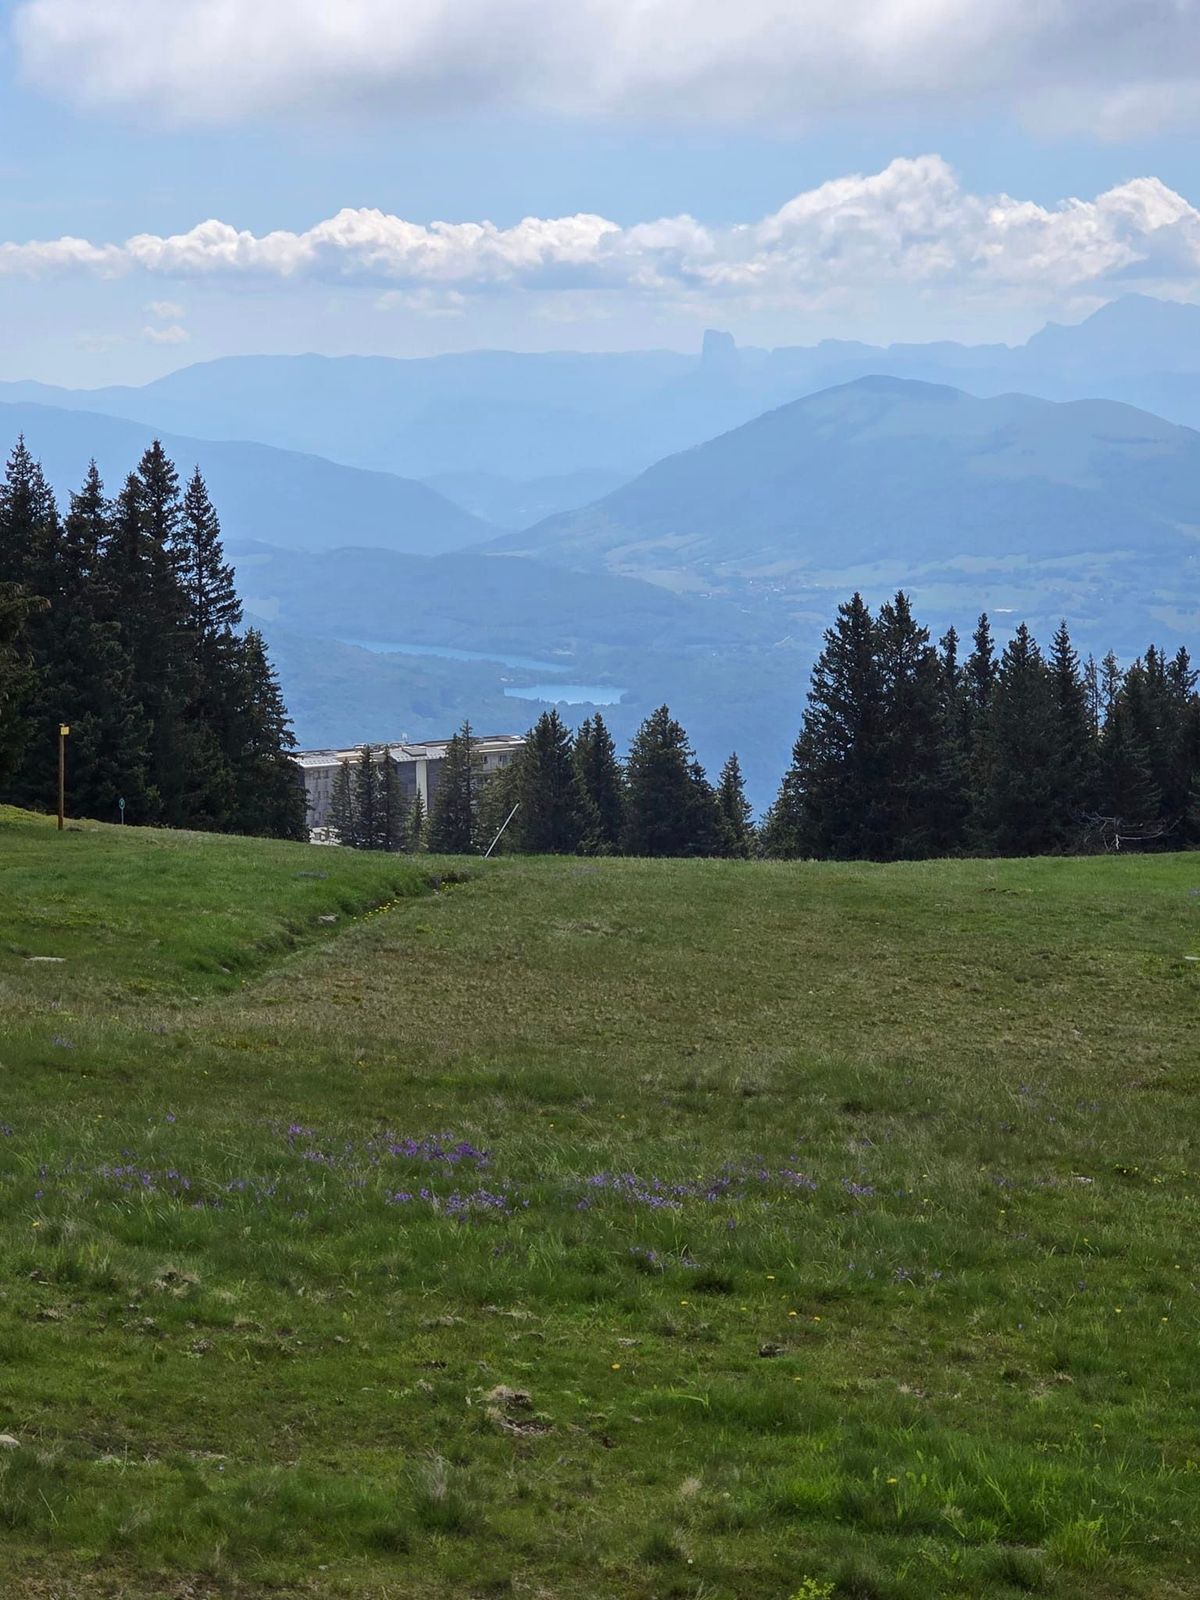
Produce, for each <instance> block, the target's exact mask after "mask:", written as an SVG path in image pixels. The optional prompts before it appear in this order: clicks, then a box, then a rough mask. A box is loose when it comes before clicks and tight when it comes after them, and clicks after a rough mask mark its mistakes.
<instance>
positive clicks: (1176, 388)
mask: <svg viewBox="0 0 1200 1600" xmlns="http://www.w3.org/2000/svg"><path fill="white" fill-rule="evenodd" d="M876 375H890V376H895V377H903V378H911V379H917V380H921V381H926V382H932V383H949V384H951V385H953V386H955V387H958V388H962V389H965V390H967V391H969V392H971V393H973V394H976V395H981V396H987V395H998V394H1002V393H1004V392H1006V391H1019V392H1023V393H1026V394H1032V395H1035V396H1039V397H1042V398H1045V399H1052V400H1071V399H1086V398H1096V397H1099V398H1107V399H1113V400H1121V401H1126V402H1128V403H1130V404H1134V405H1137V406H1139V407H1142V408H1144V409H1148V410H1150V411H1153V412H1156V413H1158V414H1159V415H1162V416H1164V417H1168V418H1170V419H1171V420H1173V421H1176V422H1182V423H1187V424H1190V425H1200V307H1196V306H1192V305H1186V304H1181V303H1178V302H1171V301H1159V300H1153V299H1149V298H1146V297H1142V296H1128V297H1126V298H1124V299H1121V300H1117V301H1114V302H1113V303H1112V304H1110V305H1107V306H1104V307H1102V308H1101V309H1100V310H1099V311H1097V312H1095V313H1094V314H1093V315H1092V316H1091V317H1089V318H1088V319H1087V320H1086V321H1084V322H1082V323H1079V324H1077V325H1073V326H1061V325H1058V324H1054V323H1051V324H1049V325H1048V326H1047V327H1045V328H1044V329H1042V330H1041V331H1040V332H1038V333H1036V334H1035V335H1033V337H1032V338H1031V339H1029V340H1028V342H1027V343H1026V344H1024V345H1019V346H1012V347H1010V346H1007V345H998V344H989V345H975V346H971V345H963V344H955V343H953V342H951V341H945V340H943V341H937V342H933V343H929V344H892V345H889V346H885V347H880V346H872V345H866V344H861V343H858V342H855V341H851V340H825V341H822V342H821V343H819V344H817V345H813V346H785V347H780V348H778V349H775V350H762V349H739V348H738V347H737V346H736V345H735V344H734V343H733V341H732V340H731V339H729V337H728V335H718V334H710V335H709V336H707V337H706V340H705V344H704V349H703V350H702V351H701V352H700V353H698V354H694V355H686V354H680V353H677V352H671V351H630V352H625V353H619V354H580V353H563V352H554V353H528V354H522V353H518V352H511V351H478V352H470V353H466V354H456V355H447V356H434V357H424V358H416V359H409V360H396V359H392V358H388V357H380V356H340V357H326V356H316V355H302V356H235V357H227V358H223V359H220V360H216V361H211V362H205V363H200V364H197V365H194V366H191V367H185V368H182V369H180V370H179V371H177V372H174V373H171V374H169V375H168V376H166V377H164V378H160V379H158V380H157V381H155V382H153V383H150V384H147V385H145V386H143V387H140V388H129V387H117V388H109V389H96V390H90V391H70V390H61V389H54V388H51V387H49V386H46V385H40V384H32V383H18V384H3V385H0V399H8V400H10V401H36V402H39V403H43V404H49V405H53V406H55V407H57V408H59V409H85V410H89V411H93V412H98V413H103V414H107V415H112V416H124V417H130V418H133V419H134V420H137V421H142V422H146V423H148V424H150V425H151V426H152V427H156V428H164V429H167V430H169V431H171V432H174V433H180V434H186V435H192V436H195V437H201V438H215V439H231V438H235V439H249V440H255V441H260V442H263V443H267V444H272V445H275V446H277V447H279V448H284V449H292V450H301V451H308V452H312V453H314V454H317V455H321V456H325V457H328V458H329V459H331V460H336V461H340V462H343V463H345V464H348V465H351V466H359V467H363V468H368V469H372V470H380V471H388V472H393V473H397V474H400V475H402V476H405V477H411V478H417V479H427V478H431V477H435V476H442V475H461V474H478V473H483V474H489V475H496V476H499V477H502V478H504V479H506V480H516V481H517V482H518V483H521V482H527V481H530V480H537V479H545V478H553V477H561V476H564V475H568V474H572V473H577V472H591V471H597V472H604V473H609V474H615V475H617V476H620V477H626V478H627V477H632V476H634V475H635V474H636V473H638V472H641V471H644V470H645V469H646V468H647V467H649V466H651V465H652V464H653V463H654V462H655V461H657V460H659V459H661V458H662V457H664V456H667V455H670V454H673V453H676V452H678V451H679V450H682V449H686V448H687V447H688V446H690V445H693V444H698V443H701V442H702V441H704V440H705V439H709V438H712V437H714V436H715V435H717V434H720V433H723V432H726V431H728V430H729V429H731V428H735V427H737V426H738V425H739V424H741V423H744V422H748V421H750V420H751V419H753V418H754V417H756V416H758V415H760V414H761V413H763V412H766V411H768V410H771V409H773V408H775V407H777V406H779V405H782V404H784V403H786V402H788V401H790V400H794V399H798V398H800V397H802V396H804V395H806V394H812V393H816V392H819V391H820V390H823V389H827V388H830V387H833V386H836V385H838V384H843V383H848V382H853V381H854V380H855V379H858V378H861V377H865V376H876ZM470 492H471V491H470V490H468V494H469V493H470ZM518 499H520V495H519V494H518Z"/></svg>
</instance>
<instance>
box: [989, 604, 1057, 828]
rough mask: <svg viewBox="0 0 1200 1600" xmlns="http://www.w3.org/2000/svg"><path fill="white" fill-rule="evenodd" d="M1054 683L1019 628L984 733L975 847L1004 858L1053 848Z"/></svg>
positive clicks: (1025, 631) (1034, 646) (997, 683)
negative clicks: (983, 778) (982, 785)
mask: <svg viewBox="0 0 1200 1600" xmlns="http://www.w3.org/2000/svg"><path fill="white" fill-rule="evenodd" d="M1055 739H1056V708H1055V698H1054V683H1053V679H1052V677H1051V675H1050V672H1049V671H1048V670H1047V667H1046V663H1045V661H1044V659H1043V657H1042V653H1041V651H1040V650H1039V649H1038V646H1037V641H1036V640H1035V639H1034V638H1033V635H1032V634H1031V633H1030V631H1029V629H1028V628H1027V627H1026V625H1025V624H1024V623H1021V625H1020V627H1019V628H1018V629H1017V631H1016V634H1015V635H1014V637H1013V639H1012V640H1011V642H1010V643H1009V644H1008V645H1007V647H1006V648H1005V651H1004V655H1003V656H1002V658H1001V661H1000V668H999V671H998V673H997V675H996V680H995V684H994V687H993V690H992V696H991V704H990V706H989V708H988V713H987V721H986V723H985V726H984V729H983V732H982V744H983V746H984V750H985V759H984V764H983V770H984V772H985V773H986V787H985V788H984V790H983V791H982V793H981V794H980V796H979V805H978V810H977V827H978V829H979V838H978V844H979V846H980V848H982V849H983V850H985V851H988V852H993V853H995V854H997V855H1005V856H1029V855H1043V854H1046V853H1047V852H1049V851H1052V850H1053V849H1054V847H1055V841H1056V837H1057V836H1056V833H1055V820H1054V805H1053V800H1054V787H1053V786H1054V756H1055Z"/></svg>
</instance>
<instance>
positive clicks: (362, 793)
mask: <svg viewBox="0 0 1200 1600" xmlns="http://www.w3.org/2000/svg"><path fill="white" fill-rule="evenodd" d="M379 811H380V806H379V765H378V762H377V761H376V757H375V751H374V750H373V749H372V748H371V746H370V745H369V744H364V745H360V746H359V750H358V759H357V761H356V762H355V763H354V818H355V830H354V833H355V837H354V843H355V845H356V847H357V848H358V849H359V850H377V849H378V848H379Z"/></svg>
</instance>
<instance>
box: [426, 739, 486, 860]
mask: <svg viewBox="0 0 1200 1600" xmlns="http://www.w3.org/2000/svg"><path fill="white" fill-rule="evenodd" d="M482 781H483V780H482V778H481V776H480V772H479V758H478V755H477V752H476V749H475V735H474V734H473V732H472V731H471V724H470V723H469V722H464V723H463V725H462V727H461V728H460V729H459V730H458V732H457V733H456V734H455V735H454V737H453V738H452V739H451V740H450V743H449V744H448V745H447V746H446V754H445V758H444V759H443V761H442V767H441V772H440V774H439V778H438V786H437V793H436V794H435V795H434V798H433V806H432V809H431V813H430V817H429V848H430V849H431V850H433V851H436V852H438V853H439V854H441V855H467V854H469V853H470V852H471V851H473V850H475V848H476V846H477V829H478V814H479V794H480V784H481V782H482Z"/></svg>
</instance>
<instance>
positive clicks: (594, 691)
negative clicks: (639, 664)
mask: <svg viewBox="0 0 1200 1600" xmlns="http://www.w3.org/2000/svg"><path fill="white" fill-rule="evenodd" d="M504 692H505V694H506V695H507V696H508V698H509V699H510V700H543V701H545V703H546V704H547V705H551V706H553V705H564V706H615V705H617V704H619V702H620V699H621V696H622V695H623V694H624V693H625V691H624V689H614V688H613V686H612V685H611V684H609V683H535V684H533V685H532V686H531V687H529V688H527V689H505V691H504Z"/></svg>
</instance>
